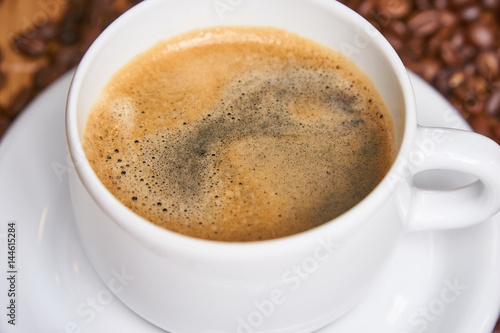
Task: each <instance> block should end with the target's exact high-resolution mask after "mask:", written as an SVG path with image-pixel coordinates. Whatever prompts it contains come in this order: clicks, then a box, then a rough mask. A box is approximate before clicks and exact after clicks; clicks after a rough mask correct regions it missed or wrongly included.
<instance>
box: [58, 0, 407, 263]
mask: <svg viewBox="0 0 500 333" xmlns="http://www.w3.org/2000/svg"><path fill="white" fill-rule="evenodd" d="M165 1H173V0H149V1H144V2H142V3H139V4H138V5H136V6H134V7H133V8H131V9H130V10H128V11H127V12H125V13H124V14H122V15H121V16H120V17H119V18H117V19H116V20H115V21H114V22H113V23H112V24H111V25H110V26H108V27H107V28H106V29H105V30H104V31H103V32H102V33H101V35H99V37H98V38H97V39H96V40H95V41H94V43H93V44H92V45H91V47H90V48H89V49H88V50H87V52H86V53H85V55H84V57H83V58H82V60H81V62H80V64H79V65H78V67H77V69H76V71H75V74H74V76H73V79H72V82H71V85H70V89H69V93H68V99H67V103H66V113H65V116H66V137H67V143H68V149H69V152H70V156H71V159H72V161H73V165H74V167H75V171H76V173H77V176H78V177H79V179H80V181H81V183H82V184H83V186H84V187H85V189H86V191H87V193H88V194H90V196H91V198H92V200H94V201H95V203H96V204H97V205H98V206H99V207H100V209H101V210H102V211H103V212H105V214H106V215H107V216H108V217H110V218H111V220H113V222H114V223H116V224H118V225H119V226H120V227H121V228H122V229H124V230H126V231H127V232H128V233H129V234H130V235H132V236H133V237H134V238H136V239H137V240H139V241H140V242H141V243H143V244H145V245H146V246H148V247H150V248H151V249H153V250H155V251H156V252H159V253H162V254H164V253H166V252H165V250H166V249H167V248H168V249H170V250H172V249H185V250H187V251H190V252H192V254H193V255H196V256H200V255H205V256H213V255H218V254H224V255H225V256H241V255H244V254H248V255H250V254H251V255H255V254H256V253H258V252H256V251H261V253H262V254H265V253H269V252H268V251H270V250H279V249H281V248H284V247H289V246H290V245H291V244H304V243H307V242H310V240H312V239H313V240H314V239H319V238H321V237H325V235H332V234H335V233H337V232H340V233H344V232H346V231H349V230H352V228H354V226H355V225H358V224H362V223H364V222H365V220H366V219H367V217H368V216H370V215H371V213H372V212H374V211H375V210H376V209H377V208H378V207H380V206H382V205H383V203H384V202H385V201H386V200H387V198H388V197H389V196H390V195H391V192H392V191H393V190H394V185H393V184H392V185H391V180H390V179H389V178H390V175H391V174H395V173H397V170H396V168H397V166H398V165H399V164H400V162H401V160H404V156H408V153H409V150H410V149H411V144H412V138H413V135H414V133H415V131H416V127H417V125H416V102H415V97H414V94H413V89H412V86H411V82H410V79H409V76H408V72H407V70H406V68H405V66H404V65H403V63H402V61H401V59H400V58H399V56H398V55H397V53H396V51H395V50H394V49H393V48H392V46H391V45H390V43H389V42H388V41H387V40H386V39H385V38H384V37H383V36H382V34H381V33H380V32H379V31H377V30H376V29H375V28H374V27H373V26H372V25H371V24H370V23H369V22H368V21H367V20H365V19H364V18H363V17H362V16H361V15H359V14H357V13H356V12H354V11H353V10H351V9H350V8H348V7H347V6H345V5H343V4H341V3H339V2H337V1H328V0H305V2H313V3H316V4H319V5H322V6H324V7H325V8H330V9H331V10H333V11H335V10H337V11H338V10H340V11H343V12H344V13H345V15H348V17H349V19H350V20H351V21H352V22H353V24H354V25H356V26H359V27H369V28H370V29H371V30H370V35H371V37H372V38H373V42H374V43H376V44H377V45H378V46H380V47H379V49H380V52H381V53H383V55H384V57H385V58H386V59H387V60H388V62H387V65H388V66H390V68H391V69H392V71H393V73H394V74H395V76H396V81H397V82H398V83H399V85H400V87H401V91H402V97H403V103H404V105H405V120H404V126H403V127H404V128H403V131H404V133H403V136H402V140H401V145H400V148H399V152H398V154H397V155H396V158H395V159H394V161H393V164H392V166H391V168H390V170H389V171H388V172H387V173H386V175H385V176H384V178H383V179H382V181H381V182H380V183H379V184H378V185H377V186H376V187H375V188H374V189H373V190H372V191H371V192H370V193H369V194H368V195H367V196H366V197H365V198H364V199H363V200H361V201H360V202H358V203H357V204H356V205H355V206H354V207H352V208H351V209H349V210H348V211H346V212H344V213H343V214H342V215H340V216H338V217H336V218H334V219H332V220H330V221H328V222H325V223H323V224H321V225H319V226H317V227H314V228H312V229H309V230H306V231H303V232H300V233H297V234H293V235H289V236H285V237H280V238H274V239H269V240H259V241H249V242H225V241H216V240H206V239H201V238H195V237H192V236H187V235H183V234H180V233H177V232H174V231H170V230H167V229H165V228H162V227H159V226H156V225H155V224H153V223H151V222H149V221H148V220H146V219H145V218H143V217H141V216H139V215H138V214H136V213H134V212H133V211H132V210H130V209H129V208H127V207H126V206H125V205H124V204H122V203H121V202H120V201H119V200H118V199H117V198H115V197H114V196H113V195H112V194H111V192H110V191H109V190H108V189H107V188H106V187H105V186H104V185H103V184H102V183H101V181H100V180H99V178H98V177H97V175H96V174H95V173H94V171H93V169H92V167H91V166H90V164H89V162H88V160H87V159H86V157H85V155H84V154H83V147H82V143H81V140H80V138H79V130H78V117H77V114H78V111H77V101H78V95H79V91H80V88H81V86H82V83H83V81H84V78H85V76H86V68H87V67H89V65H90V64H91V63H92V62H93V60H94V59H95V58H96V57H98V54H99V52H100V50H101V48H103V47H105V45H106V44H107V43H108V41H110V40H111V39H112V38H113V35H114V34H115V33H116V32H117V31H119V30H120V29H121V27H122V26H123V25H126V24H127V22H128V21H129V20H130V19H132V18H133V17H134V16H135V15H142V13H144V12H147V11H148V10H149V9H150V7H154V6H155V5H156V4H158V3H160V2H165ZM354 221H357V222H356V223H354Z"/></svg>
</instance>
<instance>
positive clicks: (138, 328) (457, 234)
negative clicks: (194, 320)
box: [0, 73, 500, 333]
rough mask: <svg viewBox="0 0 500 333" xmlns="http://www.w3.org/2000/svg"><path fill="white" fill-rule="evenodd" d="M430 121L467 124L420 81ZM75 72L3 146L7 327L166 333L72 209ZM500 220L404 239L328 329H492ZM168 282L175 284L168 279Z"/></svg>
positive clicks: (390, 332)
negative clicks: (129, 298) (365, 291)
mask: <svg viewBox="0 0 500 333" xmlns="http://www.w3.org/2000/svg"><path fill="white" fill-rule="evenodd" d="M411 78H412V81H413V83H414V86H415V90H416V95H417V100H418V101H419V104H418V108H419V122H420V123H421V124H423V125H437V126H448V127H452V126H454V127H462V128H466V127H467V125H466V124H465V122H464V121H463V119H461V118H460V117H459V116H458V114H457V112H456V111H454V109H453V108H452V107H451V106H450V105H449V104H448V103H447V102H446V101H445V100H444V99H443V98H442V97H440V95H439V94H438V93H436V92H435V91H434V90H433V89H432V88H431V87H430V86H429V85H427V84H426V83H425V82H424V81H422V80H421V79H419V78H417V77H416V76H414V75H412V76H411ZM70 80H71V73H68V74H66V75H65V76H64V77H63V78H61V79H60V80H58V81H57V82H56V83H55V84H53V85H52V86H51V87H50V88H48V89H47V90H46V91H45V92H44V93H43V94H41V95H40V96H39V97H38V98H37V99H36V100H35V101H33V102H32V103H31V104H30V105H29V106H28V107H27V108H26V110H25V111H24V112H23V114H21V116H20V117H19V118H18V119H17V121H16V122H15V124H14V125H13V126H12V127H11V128H10V130H9V132H8V133H7V135H6V136H5V137H4V139H3V141H2V142H1V145H0V272H1V278H0V304H1V306H0V331H1V332H23V333H32V332H40V333H45V332H51V333H52V332H53V333H56V332H57V333H60V332H64V333H66V332H80V333H82V332H93V333H100V332H106V333H107V332H122V333H128V332H130V333H132V332H133V333H136V332H142V333H150V332H151V333H152V332H162V331H161V330H160V329H158V328H156V327H154V326H152V325H150V324H149V323H148V322H146V321H144V320H143V319H141V318H140V317H139V316H137V315H135V314H134V313H133V312H131V311H130V310H128V308H127V307H125V306H124V305H123V304H122V303H121V302H120V301H118V300H117V299H116V298H115V297H114V296H111V294H110V292H109V291H108V290H107V288H106V286H105V285H104V284H103V283H102V282H101V281H100V280H99V278H98V277H97V275H96V274H95V273H94V271H93V269H92V267H91V266H90V263H89V262H88V260H87V258H86V256H85V254H84V252H83V249H82V247H81V245H80V242H79V240H78V236H77V233H76V230H75V225H74V223H73V216H72V211H71V206H70V200H69V193H68V184H67V175H68V173H69V172H74V171H73V169H72V168H71V167H70V164H69V162H68V153H67V148H66V137H65V132H64V107H65V99H66V92H67V90H68V86H69V83H70ZM10 221H15V222H16V225H17V229H18V230H17V246H16V256H17V257H16V267H15V268H16V270H17V273H16V283H17V284H16V287H15V289H16V298H15V301H16V325H15V326H12V325H10V324H8V323H7V319H9V318H8V317H7V316H6V315H7V309H6V304H8V302H9V301H10V299H11V298H10V297H8V295H7V291H8V289H9V286H8V285H7V282H8V281H7V280H6V277H5V276H6V275H7V271H8V269H7V257H8V253H7V246H6V244H7V227H8V226H7V224H8V222H10ZM499 222H500V215H497V216H496V217H495V218H493V219H491V220H490V221H487V222H485V223H483V224H481V225H479V226H477V227H473V228H468V229H462V230H456V231H445V232H422V233H413V234H409V235H407V236H405V237H404V238H403V239H402V241H401V243H400V244H399V247H398V249H397V252H396V254H395V257H394V258H393V260H392V262H391V264H390V266H389V268H388V269H387V271H386V272H385V273H384V274H383V276H381V279H380V280H379V283H378V284H377V285H376V286H375V288H374V289H373V291H372V292H371V294H370V295H369V296H368V297H367V298H366V299H365V300H364V301H363V302H362V303H361V304H360V305H358V306H357V307H356V308H355V309H353V310H352V311H351V312H349V313H348V314H347V315H345V316H344V317H342V318H340V319H339V320H338V321H336V322H334V323H333V324H331V325H330V326H328V327H326V328H323V329H322V330H320V332H322V333H330V332H332V333H333V332H335V333H344V332H345V333H358V332H359V333H366V332H370V333H378V332H380V333H405V332H406V333H414V332H426V333H431V332H436V333H443V332H444V333H450V332H453V333H462V332H463V333H471V332H474V333H486V332H488V333H489V332H491V331H492V330H493V326H494V325H495V323H496V321H497V318H498V313H499V307H500V262H499V260H500V256H499V248H498V240H499V235H500V234H499V232H500V231H499V229H498V224H499ZM167 283H168V282H167Z"/></svg>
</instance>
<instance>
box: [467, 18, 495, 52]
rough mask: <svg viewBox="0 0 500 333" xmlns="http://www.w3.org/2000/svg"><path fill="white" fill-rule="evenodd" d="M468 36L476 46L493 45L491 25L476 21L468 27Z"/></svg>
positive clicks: (493, 37) (493, 35)
mask: <svg viewBox="0 0 500 333" xmlns="http://www.w3.org/2000/svg"><path fill="white" fill-rule="evenodd" d="M469 38H470V40H471V41H472V43H473V44H474V45H476V46H477V47H482V48H489V47H491V46H493V43H494V41H495V34H494V32H493V29H492V27H491V26H488V25H485V24H483V23H476V24H473V25H472V26H471V27H470V30H469Z"/></svg>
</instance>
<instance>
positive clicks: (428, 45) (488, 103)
mask: <svg viewBox="0 0 500 333" xmlns="http://www.w3.org/2000/svg"><path fill="white" fill-rule="evenodd" d="M341 2H343V3H344V4H346V5H348V6H349V7H351V8H352V9H354V10H355V11H357V12H358V13H360V14H361V15H363V16H364V17H365V18H366V19H367V20H368V21H370V22H371V23H372V24H373V25H374V26H375V27H376V28H377V29H378V30H379V31H381V32H382V34H383V35H384V36H385V37H386V38H387V39H388V40H389V42H390V43H391V44H392V46H393V47H394V49H395V50H396V51H397V52H398V54H399V55H400V57H401V59H402V60H403V63H404V64H405V65H406V66H407V68H409V69H410V70H412V71H414V72H415V73H417V74H418V75H420V76H421V77H422V78H424V79H425V80H426V81H427V82H429V83H431V84H432V85H433V86H434V87H435V88H437V89H438V90H439V91H440V92H441V93H442V94H443V95H444V96H445V97H446V98H447V99H448V100H449V101H450V102H451V103H452V104H453V105H454V106H455V107H456V108H457V109H458V110H459V111H460V112H461V114H462V115H463V116H464V117H465V119H466V120H467V121H468V122H469V123H470V125H471V126H472V127H473V129H474V130H475V131H477V132H479V133H481V134H484V135H486V136H489V137H491V138H494V139H495V140H496V141H497V142H499V143H500V75H499V74H500V0H413V1H408V0H341Z"/></svg>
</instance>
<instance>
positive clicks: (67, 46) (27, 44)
mask: <svg viewBox="0 0 500 333" xmlns="http://www.w3.org/2000/svg"><path fill="white" fill-rule="evenodd" d="M1 1H2V0H0V2H1ZM137 2H139V1H135V0H67V1H66V2H65V3H67V6H66V8H65V12H64V14H63V16H62V18H61V19H59V20H57V21H49V22H46V23H44V24H42V25H40V26H37V27H36V29H30V30H29V31H19V32H16V34H15V36H16V37H15V38H13V40H12V41H11V43H10V47H11V48H12V50H10V51H13V52H15V53H17V54H21V55H22V56H24V57H25V58H26V59H27V61H26V63H28V64H29V61H33V62H35V61H40V60H45V61H44V63H45V64H46V65H44V66H43V67H41V68H40V69H38V70H37V71H36V72H34V73H33V75H32V80H31V84H30V85H27V86H24V87H20V88H19V90H18V91H17V92H16V93H15V95H14V96H12V98H10V102H9V103H8V105H0V137H1V136H2V135H3V133H4V132H5V130H6V129H7V127H8V126H9V125H10V123H11V122H12V120H14V118H15V117H16V116H17V115H18V114H19V112H20V111H21V110H22V109H23V108H24V107H25V106H26V104H28V102H29V101H31V100H32V99H33V98H34V97H35V96H36V95H37V94H38V93H39V92H40V91H42V90H43V89H44V88H46V87H47V86H48V85H49V84H50V83H52V82H53V81H55V80H56V79H57V78H58V77H60V76H61V75H62V74H63V73H65V72H66V71H68V70H70V69H71V68H73V67H74V66H76V65H77V64H78V62H79V61H80V59H81V58H82V56H83V54H84V53H85V51H86V50H87V49H88V47H89V46H90V44H92V42H93V41H94V40H95V38H96V37H97V36H98V35H99V34H100V33H101V32H102V31H103V30H104V28H106V27H107V26H108V25H109V24H110V23H111V22H112V21H113V20H115V19H116V18H117V17H118V16H119V15H120V14H122V13H123V12H125V11H126V10H127V9H129V8H130V7H132V6H133V5H135V4H137ZM2 53H5V50H1V49H0V65H1V62H2ZM3 68H6V67H3ZM0 69H2V67H1V66H0ZM2 70H3V69H2ZM5 74H6V73H4V72H2V71H1V70H0V89H2V88H3V87H5V85H8V84H9V82H8V80H6V77H7V76H6V75H5Z"/></svg>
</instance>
